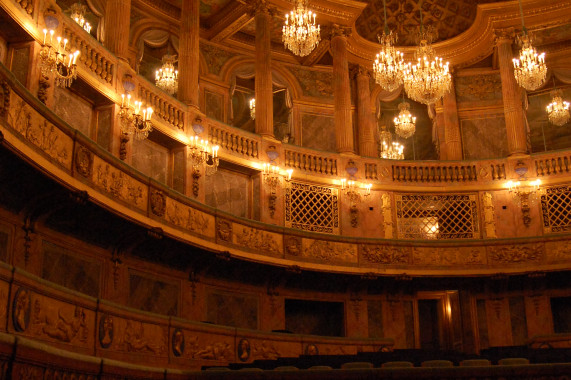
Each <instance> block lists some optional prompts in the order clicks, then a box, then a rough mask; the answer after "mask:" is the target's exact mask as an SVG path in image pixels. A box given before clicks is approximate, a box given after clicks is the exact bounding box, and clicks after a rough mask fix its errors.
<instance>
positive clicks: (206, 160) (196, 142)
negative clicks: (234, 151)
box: [188, 117, 220, 197]
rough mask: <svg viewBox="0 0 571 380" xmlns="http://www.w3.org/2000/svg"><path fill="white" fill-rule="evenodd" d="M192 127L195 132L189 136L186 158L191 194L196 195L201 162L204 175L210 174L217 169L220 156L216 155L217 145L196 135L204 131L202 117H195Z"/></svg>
mask: <svg viewBox="0 0 571 380" xmlns="http://www.w3.org/2000/svg"><path fill="white" fill-rule="evenodd" d="M192 129H193V130H194V132H195V133H196V135H195V136H193V137H191V138H190V145H189V154H188V158H189V160H190V161H191V163H192V194H193V195H194V196H195V197H197V196H198V190H199V184H198V180H199V179H200V175H201V174H200V167H201V166H202V164H204V165H205V166H206V175H212V174H214V173H216V171H217V170H218V165H219V164H220V158H219V157H218V150H219V149H220V147H219V146H218V145H214V146H212V145H210V144H208V140H202V139H200V137H199V136H198V135H199V134H200V133H202V132H203V131H204V127H203V126H202V119H200V118H199V117H197V118H196V119H195V120H194V123H193V124H192Z"/></svg>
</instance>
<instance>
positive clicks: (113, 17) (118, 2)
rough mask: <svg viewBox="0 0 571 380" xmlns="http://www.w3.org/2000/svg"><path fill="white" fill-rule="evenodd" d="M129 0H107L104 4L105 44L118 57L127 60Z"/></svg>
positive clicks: (129, 21)
mask: <svg viewBox="0 0 571 380" xmlns="http://www.w3.org/2000/svg"><path fill="white" fill-rule="evenodd" d="M130 26H131V0H107V3H106V5H105V46H106V47H107V49H109V51H111V52H112V53H114V54H115V55H116V56H117V57H118V58H120V59H122V60H124V61H128V59H127V58H128V56H129V28H130Z"/></svg>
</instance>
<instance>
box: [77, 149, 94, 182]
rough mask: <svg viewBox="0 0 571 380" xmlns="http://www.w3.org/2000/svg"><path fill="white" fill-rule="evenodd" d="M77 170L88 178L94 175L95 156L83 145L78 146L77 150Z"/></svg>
mask: <svg viewBox="0 0 571 380" xmlns="http://www.w3.org/2000/svg"><path fill="white" fill-rule="evenodd" d="M75 170H76V171H77V172H78V173H79V174H81V175H82V176H84V177H86V178H90V177H91V175H92V173H93V155H92V153H91V151H89V149H87V148H85V147H84V146H83V145H79V144H78V145H77V148H76V149H75Z"/></svg>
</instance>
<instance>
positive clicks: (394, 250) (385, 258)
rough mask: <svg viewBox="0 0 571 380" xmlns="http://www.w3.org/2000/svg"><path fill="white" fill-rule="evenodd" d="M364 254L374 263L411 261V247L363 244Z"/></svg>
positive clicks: (364, 256)
mask: <svg viewBox="0 0 571 380" xmlns="http://www.w3.org/2000/svg"><path fill="white" fill-rule="evenodd" d="M362 256H363V258H364V259H365V260H367V261H368V262H370V263H374V264H407V263H408V262H409V261H410V249H409V248H405V247H394V246H387V245H375V246H369V245H362Z"/></svg>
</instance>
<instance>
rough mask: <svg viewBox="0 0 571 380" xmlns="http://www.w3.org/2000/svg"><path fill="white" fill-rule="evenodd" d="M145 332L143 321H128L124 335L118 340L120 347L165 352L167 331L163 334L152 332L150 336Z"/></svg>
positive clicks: (135, 350) (128, 350)
mask: <svg viewBox="0 0 571 380" xmlns="http://www.w3.org/2000/svg"><path fill="white" fill-rule="evenodd" d="M148 335H151V334H148V333H147V334H145V327H144V325H143V323H142V322H136V321H129V320H128V321H127V325H126V326H125V329H124V331H123V336H122V337H121V338H120V339H119V340H118V342H117V346H118V348H119V349H122V350H125V351H127V352H142V353H152V354H154V355H160V354H163V353H164V352H165V347H166V344H165V342H166V333H165V331H163V333H162V334H161V336H156V335H157V334H152V335H154V336H152V337H150V336H148Z"/></svg>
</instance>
